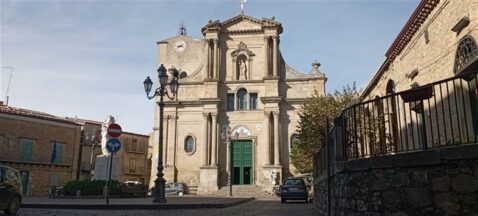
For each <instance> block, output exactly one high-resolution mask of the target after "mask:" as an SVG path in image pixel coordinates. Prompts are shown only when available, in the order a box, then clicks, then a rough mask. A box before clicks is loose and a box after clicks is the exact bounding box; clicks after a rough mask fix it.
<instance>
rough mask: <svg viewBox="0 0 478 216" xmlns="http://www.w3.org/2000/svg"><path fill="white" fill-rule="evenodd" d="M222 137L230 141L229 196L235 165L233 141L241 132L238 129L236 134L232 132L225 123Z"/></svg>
mask: <svg viewBox="0 0 478 216" xmlns="http://www.w3.org/2000/svg"><path fill="white" fill-rule="evenodd" d="M222 138H223V139H225V141H226V142H227V143H228V148H229V175H228V176H227V185H228V186H229V196H232V167H233V162H234V161H233V160H232V156H233V154H232V150H233V146H232V141H234V142H237V139H238V138H239V133H237V131H236V132H235V133H234V134H231V131H230V128H229V126H227V125H224V126H223V128H222Z"/></svg>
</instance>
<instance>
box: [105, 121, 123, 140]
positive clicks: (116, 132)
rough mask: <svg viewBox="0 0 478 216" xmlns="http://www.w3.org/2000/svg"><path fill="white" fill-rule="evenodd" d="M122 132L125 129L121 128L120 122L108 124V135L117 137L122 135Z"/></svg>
mask: <svg viewBox="0 0 478 216" xmlns="http://www.w3.org/2000/svg"><path fill="white" fill-rule="evenodd" d="M121 132H123V131H122V130H121V126H119V124H116V123H113V124H110V126H108V136H110V137H113V138H117V137H119V136H120V135H121Z"/></svg>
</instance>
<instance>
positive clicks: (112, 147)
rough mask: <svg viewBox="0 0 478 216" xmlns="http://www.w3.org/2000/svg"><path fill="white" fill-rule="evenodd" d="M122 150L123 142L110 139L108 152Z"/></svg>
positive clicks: (107, 145) (107, 146) (107, 144)
mask: <svg viewBox="0 0 478 216" xmlns="http://www.w3.org/2000/svg"><path fill="white" fill-rule="evenodd" d="M120 149H121V142H120V141H119V140H118V139H116V138H112V139H109V140H108V142H106V150H108V152H109V153H115V152H117V151H119V150H120Z"/></svg>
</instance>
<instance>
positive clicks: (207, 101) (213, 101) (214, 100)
mask: <svg viewBox="0 0 478 216" xmlns="http://www.w3.org/2000/svg"><path fill="white" fill-rule="evenodd" d="M199 101H201V102H202V103H203V104H219V103H220V102H221V99H220V98H199Z"/></svg>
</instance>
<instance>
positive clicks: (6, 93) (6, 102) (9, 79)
mask: <svg viewBox="0 0 478 216" xmlns="http://www.w3.org/2000/svg"><path fill="white" fill-rule="evenodd" d="M2 68H5V69H10V70H11V72H10V77H9V78H8V83H7V90H6V92H5V105H6V106H8V99H9V98H10V96H8V92H9V91H10V82H11V81H12V75H13V71H14V70H15V68H13V67H10V66H5V67H2Z"/></svg>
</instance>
